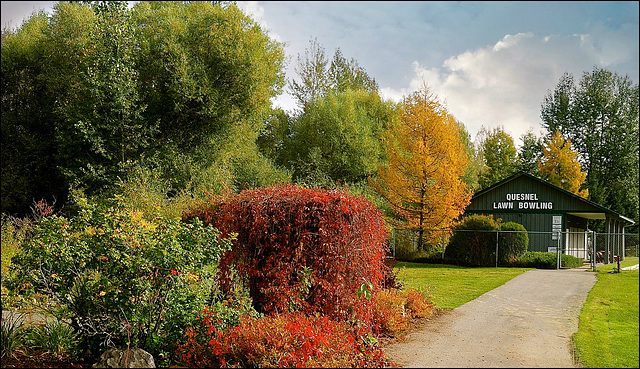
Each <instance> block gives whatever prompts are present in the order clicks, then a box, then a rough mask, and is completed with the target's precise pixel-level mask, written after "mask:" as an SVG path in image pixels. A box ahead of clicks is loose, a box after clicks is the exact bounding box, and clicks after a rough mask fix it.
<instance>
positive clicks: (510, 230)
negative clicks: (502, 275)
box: [498, 222, 529, 265]
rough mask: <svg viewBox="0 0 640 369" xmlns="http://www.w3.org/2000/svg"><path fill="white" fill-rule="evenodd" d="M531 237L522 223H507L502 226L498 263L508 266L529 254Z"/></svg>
mask: <svg viewBox="0 0 640 369" xmlns="http://www.w3.org/2000/svg"><path fill="white" fill-rule="evenodd" d="M528 247H529V235H528V234H527V229H526V228H524V226H523V225H522V224H520V223H516V222H507V223H503V224H501V225H500V234H499V236H498V263H499V264H500V265H508V264H509V262H511V261H512V260H515V259H517V258H519V257H520V256H522V255H524V253H525V252H527V249H528Z"/></svg>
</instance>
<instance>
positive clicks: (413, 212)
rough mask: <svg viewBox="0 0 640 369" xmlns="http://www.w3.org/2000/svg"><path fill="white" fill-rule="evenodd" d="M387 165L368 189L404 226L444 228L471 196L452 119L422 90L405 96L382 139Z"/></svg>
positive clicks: (435, 100)
mask: <svg viewBox="0 0 640 369" xmlns="http://www.w3.org/2000/svg"><path fill="white" fill-rule="evenodd" d="M384 142H385V149H386V154H387V159H388V163H387V164H385V165H382V166H380V168H379V171H378V174H379V176H378V178H377V179H375V180H372V181H371V184H372V187H373V188H374V189H375V190H376V192H378V193H379V194H381V195H382V196H383V197H384V198H385V199H386V200H387V201H388V202H389V203H390V205H391V206H392V208H393V210H394V212H395V214H396V215H397V216H398V217H399V218H401V219H402V220H404V221H405V226H406V227H408V228H414V229H418V230H419V232H420V238H419V242H420V243H419V248H420V247H421V246H422V236H423V231H424V230H426V229H445V228H449V227H450V226H451V225H452V223H453V221H454V220H455V219H456V218H457V217H458V216H459V215H460V214H461V213H462V212H463V211H464V209H465V208H466V206H467V205H468V204H469V202H470V199H471V195H472V194H471V192H470V190H469V189H468V188H467V185H466V184H465V183H464V182H463V181H462V177H463V176H464V174H465V171H466V168H467V155H466V152H465V149H464V146H463V143H462V141H461V138H460V133H459V129H458V125H457V124H456V121H455V119H454V118H453V117H452V116H451V115H450V114H449V113H448V112H447V110H446V108H445V106H444V105H443V104H441V103H440V102H439V101H438V99H437V97H436V96H434V95H433V94H432V93H431V92H430V91H429V89H428V87H427V86H424V87H423V89H422V90H420V91H417V92H415V93H413V94H412V95H410V96H409V97H405V99H404V101H403V103H402V106H401V109H400V119H398V120H397V121H396V122H395V123H394V124H393V125H391V126H390V127H389V129H388V130H387V132H386V134H385V136H384Z"/></svg>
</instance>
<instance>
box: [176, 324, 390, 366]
mask: <svg viewBox="0 0 640 369" xmlns="http://www.w3.org/2000/svg"><path fill="white" fill-rule="evenodd" d="M215 323H216V322H215V321H214V320H213V319H212V316H211V315H210V314H209V315H207V317H206V318H205V319H204V321H203V326H202V327H201V328H198V329H190V330H189V331H188V332H187V338H188V340H187V343H186V344H184V345H179V348H178V351H177V353H178V355H179V357H181V358H182V361H183V364H185V365H187V366H189V367H200V368H211V367H259V368H274V367H322V368H328V367H331V368H334V367H335V368H340V367H342V368H347V367H384V366H386V365H387V364H388V362H387V360H386V358H385V356H384V353H383V352H382V351H381V350H380V349H379V348H377V347H375V346H374V345H368V344H367V343H366V342H365V340H362V339H356V338H355V337H354V335H353V334H352V332H351V331H350V330H351V327H350V325H349V324H348V323H346V322H336V321H334V320H330V319H328V318H327V317H322V316H313V317H307V316H306V315H304V314H303V313H302V312H293V313H286V314H274V315H271V316H266V317H264V318H253V317H249V316H243V317H242V318H241V319H240V323H239V325H238V326H236V327H233V328H230V329H228V330H226V331H219V330H217V328H216V326H215V325H216V324H215Z"/></svg>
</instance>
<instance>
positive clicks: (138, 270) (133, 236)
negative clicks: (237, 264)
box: [12, 198, 231, 354]
mask: <svg viewBox="0 0 640 369" xmlns="http://www.w3.org/2000/svg"><path fill="white" fill-rule="evenodd" d="M77 202H78V206H79V209H80V211H79V214H78V215H77V216H75V217H73V218H71V219H67V218H65V217H62V216H57V215H49V216H46V217H42V218H41V219H39V220H38V221H36V222H35V225H34V228H33V236H32V237H31V238H30V239H29V241H28V242H26V243H25V244H24V245H23V250H22V252H21V253H20V254H19V255H18V256H16V257H15V258H14V260H13V264H12V268H14V271H15V273H16V279H15V283H13V289H14V291H19V292H20V293H28V292H33V293H41V294H44V295H47V296H48V297H49V300H50V301H52V302H53V303H54V305H53V306H49V307H48V308H53V309H52V313H53V314H54V315H55V316H56V317H58V318H60V319H64V318H67V319H70V320H71V322H72V323H71V325H72V327H74V328H75V329H76V330H77V331H78V332H80V334H81V335H82V337H83V338H84V341H85V344H86V345H87V346H90V347H91V346H92V347H93V348H96V347H97V344H98V343H99V344H108V345H119V346H124V345H134V346H139V347H141V348H144V349H145V350H147V351H150V352H151V353H153V354H157V353H159V352H161V351H166V350H168V349H169V348H167V347H166V345H167V344H168V343H169V342H179V341H180V340H181V339H182V338H183V335H184V331H183V329H184V328H185V327H186V326H188V325H192V324H194V322H196V321H197V320H198V318H199V317H200V314H201V312H202V310H203V309H204V307H205V306H206V304H207V302H208V300H209V298H210V295H211V292H212V289H213V288H214V287H215V283H214V277H215V268H214V263H215V262H217V261H218V259H219V257H220V256H221V254H222V253H223V252H224V251H226V250H228V249H230V247H231V243H230V242H231V241H230V239H228V238H222V237H221V236H220V233H219V232H218V231H217V230H216V229H215V228H213V227H211V226H204V225H203V224H202V222H200V221H199V220H197V219H194V220H192V221H191V222H182V221H177V220H176V221H173V220H165V219H162V218H160V217H157V218H156V219H155V220H154V221H149V220H146V219H144V218H143V217H142V214H141V213H140V212H137V211H134V210H132V209H129V208H127V207H126V206H125V205H124V204H123V203H122V201H121V200H119V199H117V198H116V199H112V200H110V201H109V202H107V203H104V204H92V203H89V202H88V201H87V200H86V199H83V198H80V199H79V200H77ZM89 341H91V342H89ZM94 354H95V353H94Z"/></svg>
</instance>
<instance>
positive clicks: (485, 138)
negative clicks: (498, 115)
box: [478, 126, 517, 188]
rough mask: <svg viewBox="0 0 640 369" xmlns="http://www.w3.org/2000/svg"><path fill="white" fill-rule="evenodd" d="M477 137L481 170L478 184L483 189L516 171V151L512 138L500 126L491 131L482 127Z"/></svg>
mask: <svg viewBox="0 0 640 369" xmlns="http://www.w3.org/2000/svg"><path fill="white" fill-rule="evenodd" d="M479 137H480V142H479V144H478V145H479V148H480V155H481V156H482V169H481V170H480V176H479V178H478V183H479V184H480V188H485V187H488V186H491V185H493V184H495V183H496V182H499V181H501V180H502V179H504V178H507V177H509V176H510V175H512V174H513V173H514V172H515V171H516V170H517V167H516V163H517V161H516V158H517V150H516V147H515V145H514V143H513V138H512V137H511V136H510V135H509V134H508V133H507V132H505V130H504V128H503V127H501V126H498V127H495V128H494V129H492V130H487V129H486V128H485V127H482V129H481V130H480V133H479Z"/></svg>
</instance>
